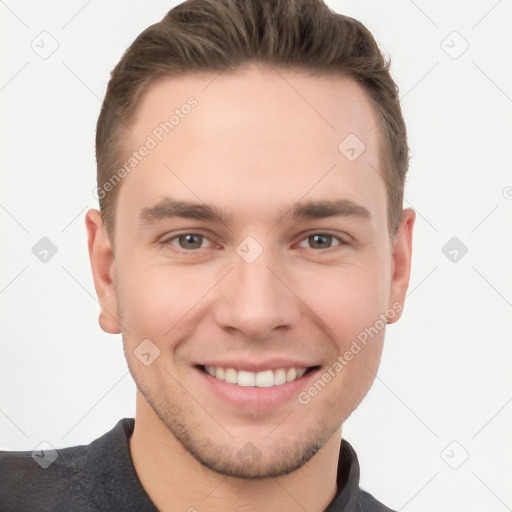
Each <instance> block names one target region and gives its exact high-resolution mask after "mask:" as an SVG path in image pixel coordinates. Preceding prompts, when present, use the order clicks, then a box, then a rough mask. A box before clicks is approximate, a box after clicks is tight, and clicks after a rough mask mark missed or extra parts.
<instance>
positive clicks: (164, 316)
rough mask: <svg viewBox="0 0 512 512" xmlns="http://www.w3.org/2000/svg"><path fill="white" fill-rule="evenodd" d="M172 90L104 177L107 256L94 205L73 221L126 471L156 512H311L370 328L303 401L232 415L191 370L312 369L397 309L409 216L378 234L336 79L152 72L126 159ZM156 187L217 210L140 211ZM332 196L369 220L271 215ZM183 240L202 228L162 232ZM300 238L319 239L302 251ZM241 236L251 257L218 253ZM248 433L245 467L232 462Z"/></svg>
mask: <svg viewBox="0 0 512 512" xmlns="http://www.w3.org/2000/svg"><path fill="white" fill-rule="evenodd" d="M291 85H292V86H293V87H291ZM297 91H299V92H300V94H298V92H297ZM190 96H194V97H195V98H196V99H197V101H198V105H197V107H195V108H194V109H193V110H192V111H191V112H190V114H188V115H187V116H185V117H184V118H183V119H181V120H180V123H179V125H177V126H176V127H175V128H174V130H173V131H172V133H171V134H169V135H168V136H166V137H165V138H164V139H163V140H162V141H161V142H160V143H159V144H158V146H157V147H156V148H154V149H153V150H152V151H151V152H150V153H149V154H148V156H146V157H145V158H144V159H143V160H142V161H141V162H140V163H139V164H138V165H137V167H136V168H135V169H134V170H133V171H131V172H130V173H129V174H128V175H127V176H126V177H125V178H123V180H122V183H121V185H120V187H121V188H120V190H119V196H118V202H117V205H116V213H115V217H116V226H115V235H114V238H113V242H114V245H115V251H113V250H112V244H111V243H110V242H109V238H108V237H107V236H105V230H104V227H103V225H102V222H101V217H100V214H99V212H98V211H97V210H90V211H89V212H87V216H86V225H87V230H88V236H89V251H90V258H91V265H92V271H93V275H94V283H95V287H96V292H97V294H98V297H99V300H100V303H101V306H102V311H101V314H100V325H101V327H102V328H103V330H105V331H106V332H108V333H120V332H122V335H123V343H124V348H125V354H126V358H127V361H128V365H129V368H130V371H131V373H132V375H133V378H134V380H135V382H136V383H137V387H138V393H137V409H136V421H135V430H134V433H133V436H132V437H131V439H130V450H131V454H132V458H133V461H134V465H135V469H136V471H137V474H138V476H139V478H140V480H141V483H142V485H143V486H144V488H145V489H146V491H147V492H148V494H149V496H150V497H151V499H152V500H153V502H154V503H155V504H156V506H157V507H158V508H159V509H160V510H162V511H175V510H176V511H177V510H181V511H183V510H189V509H192V507H195V509H197V510H200V511H206V510H208V511H210V510H211V511H214V510H219V511H220V510H222V511H240V510H244V511H245V510H247V511H248V510H251V511H252V510H254V511H256V510H281V511H292V510H303V508H305V509H307V510H309V511H321V510H324V509H325V507H326V506H327V505H328V503H329V502H330V501H331V500H332V498H333V497H334V495H335V493H336V490H337V484H336V469H337V462H338V455H339V449H340V443H341V428H342V424H343V422H344V421H345V420H346V419H347V417H348V416H349V415H350V414H351V412H352V411H353V410H354V409H355V408H356V407H357V405H358V404H359V403H360V402H361V400H362V399H363V397H364V396H365V395H366V394H367V392H368V390H369V388H370V386H371V385H372V382H373V380H374V377H375V373H376V372H377V369H378V365H379V361H380V356H381V352H382V346H383V341H384V334H385V329H381V330H380V331H379V333H378V335H376V336H375V337H374V338H372V339H371V341H370V342H369V343H368V344H367V345H366V346H365V347H364V348H363V349H362V350H361V351H360V352H359V353H358V354H357V355H356V356H354V358H353V359H352V360H351V361H350V362H349V363H348V364H347V365H346V366H345V367H344V368H343V370H342V371H341V372H339V373H337V374H336V377H335V378H333V379H332V380H331V381H330V382H329V384H328V385H326V386H325V388H323V389H322V390H321V392H319V393H318V394H317V396H315V397H314V398H312V399H311V401H310V402H309V403H308V404H305V405H304V404H301V403H299V401H298V400H297V396H296V395H294V396H293V397H292V398H290V399H289V400H285V401H284V402H280V403H278V404H277V405H276V406H275V407H263V406H261V407H260V406H259V405H258V403H255V402H251V405H250V406H240V407H235V406H233V405H232V404H231V403H230V402H228V401H226V400H224V399H223V398H222V397H220V396H219V395H218V394H216V393H215V392H213V390H212V388H211V386H209V385H207V384H206V383H205V379H204V374H203V373H202V372H201V371H200V370H198V368H197V367H196V365H198V364H204V363H205V362H208V361H225V360H230V361H232V360H233V359H237V360H239V361H251V362H254V361H268V360H269V359H271V358H278V357H279V358H282V359H284V360H293V361H297V359H299V360H300V362H301V363H304V364H305V365H306V366H316V367H318V368H319V369H318V370H317V372H318V373H317V378H318V377H321V375H322V373H323V372H325V371H327V369H328V368H329V367H331V366H332V364H333V363H334V362H335V361H336V358H337V357H338V356H339V355H342V354H344V353H345V351H346V350H347V349H348V348H349V347H350V344H351V343H352V341H353V340H354V339H356V337H357V335H358V334H359V333H361V332H362V331H364V329H365V328H368V327H370V326H373V325H374V324H375V323H376V320H377V319H379V315H382V314H383V313H385V312H386V311H387V310H389V309H390V308H392V305H393V304H395V305H396V304H400V305H402V304H403V303H404V299H405V294H406V290H407V286H408V283H409V274H410V265H411V245H412V230H413V224H414V220H415V214H414V212H413V211H412V210H410V209H407V210H404V212H403V216H402V222H401V225H400V228H399V231H398V233H397V235H396V236H395V237H392V236H391V235H390V233H389V230H388V223H387V194H386V188H385V184H384V182H383V181H382V178H381V176H380V175H379V173H378V172H375V170H378V171H379V172H383V171H382V169H381V166H380V162H379V141H378V136H379V134H378V130H376V129H373V130H372V129H371V128H372V127H373V126H374V125H375V124H376V121H377V115H376V113H375V111H374V109H373V107H372V106H371V104H370V102H369V100H368V99H367V97H366V95H365V93H364V91H363V90H362V88H361V87H360V86H359V85H358V84H356V83H355V82H354V81H352V80H351V79H348V78H344V77H340V76H309V75H307V74H306V73H304V72H294V71H290V70H286V71H285V70H282V69H279V70H273V69H270V68H265V67H258V66H254V65H252V66H249V67H247V68H244V69H240V70H237V71H236V72H235V73H231V74H227V73H222V74H220V75H219V76H217V75H216V74H196V75H188V76H184V77H180V78H166V79H164V80H161V81H160V82H158V83H156V84H153V85H152V86H150V87H149V88H148V90H147V91H146V93H145V95H144V96H143V98H142V101H141V103H140V105H139V107H138V110H137V115H136V116H135V119H134V121H133V123H132V125H131V127H130V131H129V137H128V140H127V141H126V155H129V154H130V153H131V151H133V150H135V149H137V148H139V147H140V146H141V145H142V144H143V143H144V141H145V140H146V137H147V136H148V134H151V133H152V130H154V128H155V127H156V126H157V125H159V123H160V122H162V121H163V120H165V119H168V117H169V115H170V114H169V113H172V112H173V110H174V109H175V108H177V107H179V106H180V105H182V104H184V103H186V101H187V99H188V98H189V97H190ZM351 133H353V134H356V135H357V136H358V137H359V138H360V139H361V140H362V141H363V142H364V144H365V146H366V149H365V151H364V152H363V153H362V154H361V155H360V156H359V158H357V159H356V160H355V161H353V162H350V161H349V160H348V159H347V158H345V156H344V155H343V154H342V153H341V152H340V151H339V150H338V145H339V144H340V142H341V141H342V140H343V139H345V137H346V136H347V135H349V134H351ZM165 197H172V199H176V200H180V201H193V202H196V203H200V204H203V203H205V204H208V205H213V206H215V207H217V208H218V209H219V210H222V212H223V213H224V214H225V215H226V216H227V217H228V218H227V220H226V222H225V223H223V222H221V221H219V220H214V221H206V220H197V219H187V218H179V217H174V218H161V219H158V220H153V221H147V220H146V221H144V220H141V218H140V214H141V212H142V211H143V210H144V209H145V208H146V209H147V208H151V207H153V206H154V205H156V204H158V203H159V202H160V201H162V200H163V199H164V198H165ZM337 199H342V200H349V201H352V202H353V203H355V204H357V205H359V206H362V207H363V208H364V209H366V210H367V212H368V214H369V215H368V216H367V217H362V216H359V215H340V216H336V217H324V218H318V219H300V218H299V219H294V218H292V217H291V215H289V213H290V209H291V208H292V207H293V206H294V205H296V204H297V203H298V202H299V201H300V202H301V204H302V203H303V202H305V201H320V200H337ZM287 213H288V215H286V214H287ZM185 233H191V234H197V235H202V236H203V237H204V238H201V237H199V238H194V237H192V242H190V241H189V239H183V238H181V239H180V238H177V237H178V235H183V234H185ZM315 234H324V235H327V238H322V237H321V238H320V242H318V241H317V243H316V244H315V240H317V239H311V238H310V235H315ZM329 235H332V238H329ZM249 236H250V237H253V238H254V239H255V240H256V241H257V243H258V244H259V246H260V247H261V248H262V249H263V252H262V253H261V254H260V255H259V257H257V258H256V259H255V261H253V262H252V263H247V262H246V261H245V260H244V259H243V258H242V257H240V255H239V254H238V253H237V251H236V249H237V247H238V246H239V244H240V243H241V242H242V241H243V240H244V239H245V238H246V237H249ZM180 244H181V245H180ZM251 250H253V249H251ZM399 317H400V313H399V312H397V313H396V314H395V316H394V318H393V319H390V320H389V323H391V322H394V321H396V320H398V318H399ZM144 339H150V340H151V341H152V342H153V343H154V344H155V345H156V346H157V347H158V348H159V350H160V355H159V357H158V358H156V359H155V360H154V362H153V363H152V364H150V365H149V366H145V365H144V364H142V363H141V362H140V360H139V359H137V357H136V356H135V354H134V350H135V349H136V348H137V346H138V345H139V344H140V343H141V341H142V340H144ZM307 377H308V375H306V376H305V377H304V384H301V385H300V387H299V388H298V389H299V390H300V391H304V390H307V389H308V387H310V386H311V384H312V382H311V381H307V379H306V378H307ZM286 385H288V384H286ZM269 389H272V388H269ZM249 442H250V443H251V444H252V446H253V447H254V448H253V450H254V451H255V453H257V456H255V457H253V458H252V459H251V460H250V462H249V463H248V462H247V459H246V460H244V459H243V458H242V457H240V456H239V454H240V450H242V449H243V448H244V447H246V446H248V443H249ZM242 453H243V452H242Z"/></svg>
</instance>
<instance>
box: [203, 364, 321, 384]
mask: <svg viewBox="0 0 512 512" xmlns="http://www.w3.org/2000/svg"><path fill="white" fill-rule="evenodd" d="M198 368H199V369H200V370H201V371H203V372H204V373H206V374H207V375H209V376H210V377H213V378H214V379H216V380H218V381H223V382H225V383H227V384H232V385H235V386H240V387H246V388H272V387H280V386H284V385H285V384H290V383H292V382H296V381H299V380H300V379H302V378H303V377H304V376H305V375H307V374H309V373H311V372H313V371H315V370H317V369H318V368H319V366H310V367H289V368H276V369H273V368H269V369H265V370H261V371H258V372H251V371H247V370H237V369H236V368H225V367H222V366H208V365H199V366H198Z"/></svg>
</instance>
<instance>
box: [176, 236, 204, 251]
mask: <svg viewBox="0 0 512 512" xmlns="http://www.w3.org/2000/svg"><path fill="white" fill-rule="evenodd" d="M202 238H203V237H202V236H201V235H181V236H180V237H179V242H180V246H181V247H182V248H183V249H198V248H199V247H201V241H202ZM194 239H195V240H196V241H195V242H194ZM183 242H184V243H185V244H189V245H185V246H183ZM190 244H191V245H192V246H191V245H190Z"/></svg>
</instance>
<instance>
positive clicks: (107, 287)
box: [85, 209, 121, 334]
mask: <svg viewBox="0 0 512 512" xmlns="http://www.w3.org/2000/svg"><path fill="white" fill-rule="evenodd" d="M85 226H86V228H87V237H88V246H89V258H90V260H91V269H92V275H93V278H94V287H95V288H96V295H97V296H98V300H99V301H100V305H101V311H100V316H99V323H100V327H101V328H102V329H103V330H104V331H105V332H107V333H109V334H119V333H120V332H121V326H120V323H119V321H118V318H117V296H116V284H115V260H114V252H113V250H112V248H111V246H110V242H109V240H108V239H107V237H106V235H105V230H104V226H103V220H102V218H101V213H100V212H99V210H94V209H91V210H89V211H88V212H87V213H86V215H85Z"/></svg>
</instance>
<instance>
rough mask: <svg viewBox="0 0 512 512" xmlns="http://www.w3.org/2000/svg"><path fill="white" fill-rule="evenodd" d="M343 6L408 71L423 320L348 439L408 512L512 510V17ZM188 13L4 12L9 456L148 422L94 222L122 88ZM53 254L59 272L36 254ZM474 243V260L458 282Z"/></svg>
mask: <svg viewBox="0 0 512 512" xmlns="http://www.w3.org/2000/svg"><path fill="white" fill-rule="evenodd" d="M328 3H329V5H331V6H332V7H333V8H335V10H337V11H339V12H341V13H343V14H347V15H350V16H353V17H355V18H357V19H359V20H361V21H362V22H363V23H364V24H365V25H366V26H367V27H368V28H369V29H370V30H371V31H372V32H373V34H374V35H375V37H376V39H377V40H378V42H379V44H380V45H381V46H382V47H383V48H385V50H386V51H387V52H388V53H389V54H390V55H391V57H392V73H393V76H394V78H395V80H396V82H397V83H398V85H399V87H400V91H401V97H402V98H403V103H402V104H403V109H404V115H405V118H406V122H407V125H408V130H409V139H410V146H411V152H412V159H411V167H410V174H409V179H408V185H407V188H406V206H412V207H414V208H415V209H416V211H417V214H418V218H417V223H416V228H415V237H414V258H413V269H412V277H411V284H410V289H409V295H408V298H407V301H406V308H405V312H404V315H403V318H402V319H401V320H400V322H399V323H398V324H396V325H393V326H391V327H390V328H389V329H388V332H387V339H386V345H385V349H384V354H383V358H382V363H381V367H380V370H379V375H378V377H377V379H376V381H375V383H374V386H373V387H372V389H371V391H370V393H369V394H368V396H367V398H366V399H365V400H364V402H363V403H362V405H361V406H360V407H359V409H358V410H357V411H356V412H355V413H354V414H353V415H352V416H351V417H350V418H349V420H348V421H347V422H346V424H345V426H344V432H343V434H344V437H346V438H347V439H348V440H349V441H350V442H351V443H352V445H353V446H354V447H355V449H356V451H357V452H358V455H359V459H360V463H361V473H362V474H361V486H362V487H363V488H365V489H367V490H368V491H370V492H371V493H372V494H374V495H375V496H376V497H377V498H378V499H379V500H381V501H383V502H384V503H385V504H387V505H388V506H390V507H393V508H395V509H396V510H405V511H413V510H416V511H434V510H435V511H451V512H455V511H464V512H468V511H479V512H481V511H483V510H485V511H487V512H491V511H496V512H501V511H505V510H512V486H511V482H512V462H511V461H512V440H511V433H510V432H511V426H512V384H511V380H512V377H511V371H510V367H511V362H512V348H511V341H512V339H511V328H510V320H511V318H512V315H511V313H512V279H511V277H512V271H511V266H512V265H511V263H512V229H511V227H512V226H511V222H510V220H511V219H512V200H511V199H512V188H511V187H512V172H511V167H512V166H511V164H512V158H511V147H512V144H511V137H512V50H511V48H512V44H511V43H512V39H511V33H512V31H511V30H510V27H511V21H512V1H511V0H501V1H496V0H482V1H472V2H467V1H461V0H458V1H451V2H442V1H440V0H436V1H426V0H416V1H415V2H413V1H408V0H399V1H386V2H382V1H378V0H372V1H370V0H367V1H361V0H360V1H356V0H353V1H333V0H332V1H330V2H328ZM128 5H129V8H128V7H127V6H128ZM173 5H175V3H173V2H164V1H161V0H158V1H155V0H154V1H152V2H147V1H144V2H143V1H141V0H138V1H132V2H129V3H128V2H123V1H121V0H117V1H113V0H108V1H105V0H102V1H98V0H92V1H88V2H87V1H85V0H66V1H64V0H60V1H53V2H50V1H47V2H41V1H15V0H3V1H1V2H0V20H1V21H0V23H1V27H0V38H1V46H0V48H1V49H0V52H1V59H2V66H1V72H0V119H1V133H0V144H1V166H0V169H1V172H2V187H1V191H0V223H1V224H0V225H1V240H2V244H1V247H2V251H1V258H2V260H1V273H0V307H1V313H2V316H1V323H0V329H1V335H2V338H1V345H0V379H1V380H0V436H1V438H0V448H3V449H7V448H8V449H24V450H32V449H34V448H35V447H36V446H37V445H38V444H39V443H40V442H41V441H43V440H45V441H48V442H50V443H51V444H52V445H53V446H54V447H56V448H59V447H64V446H71V445H76V444H85V443H89V442H90V441H91V440H93V439H94V438H96V437H98V436H100V435H101V434H103V433H104V432H106V431H107V430H109V429H110V428H112V426H113V425H114V424H115V423H116V422H117V421H118V419H120V418H122V417H132V416H134V412H135V410H134V399H135V386H134V384H133V382H132V380H131V377H130V375H129V374H128V370H127V366H126V363H125V360H124V355H123V352H122V346H121V338H120V336H112V335H107V334H105V333H103V332H102V331H101V329H100V328H99V326H98V323H97V316H98V312H99V307H98V304H97V301H96V296H95V292H94V287H93V281H92V276H91V272H90V267H89V260H88V254H87V247H86V233H85V227H84V214H85V211H86V210H87V209H88V208H90V207H96V206H97V203H96V200H95V199H94V197H93V195H92V190H93V188H94V186H95V179H96V178H95V172H96V171H95V160H94V133H95V123H96V120H97V116H98V114H99V109H100V104H101V99H102V98H103V95H104V92H105V89H106V84H107V80H108V77H109V73H110V71H111V69H112V68H113V67H114V65H115V64H116V63H117V61H118V60H119V58H120V56H121V54H122V52H123V51H124V50H125V49H126V48H127V46H129V44H130V43H131V42H132V41H133V39H134V38H135V37H136V35H137V34H138V33H139V32H140V31H141V30H143V29H144V28H145V27H146V26H148V25H149V24H151V23H154V22H156V21H158V20H159V19H160V18H162V17H163V16H164V14H165V13H166V11H167V10H168V9H170V8H171V7H172V6H173ZM42 31H47V32H48V33H49V34H51V37H53V38H54V39H55V40H56V41H57V42H58V45H59V46H58V49H57V50H56V51H55V53H53V54H52V55H51V56H50V57H49V58H47V59H42V58H41V57H40V56H39V55H38V54H37V53H36V52H35V51H34V50H33V49H32V48H31V43H32V41H34V40H35V41H36V42H37V41H39V40H40V39H37V38H38V36H39V34H40V33H41V32H42ZM453 31H457V32H458V34H459V35H457V34H455V35H454V34H452V32H453ZM450 34H451V35H450ZM44 37H48V36H47V35H46V36H44ZM462 38H464V40H465V41H467V43H468V44H469V47H468V49H467V50H466V51H465V52H464V53H463V54H462V55H460V56H458V58H453V57H454V56H457V54H458V53H459V52H460V51H461V50H462V49H463V48H464V45H465V44H466V43H464V40H463V39H462ZM443 41H444V43H443ZM50 44H51V41H50V40H48V39H47V41H46V48H49V47H50ZM450 53H451V55H450ZM44 236H45V237H48V238H49V239H50V240H52V242H53V243H54V244H55V245H56V246H57V248H58V252H57V254H56V255H55V256H54V257H53V258H52V259H51V260H50V261H48V262H47V263H42V262H40V261H39V260H38V259H37V258H36V257H35V256H34V254H33V253H32V247H33V246H34V245H35V244H36V243H37V242H38V241H39V240H40V239H41V238H42V237H44ZM454 236H455V237H457V238H459V239H460V241H462V242H463V243H464V244H465V245H466V246H467V248H468V252H467V254H466V255H464V256H463V257H462V258H460V259H459V260H458V261H457V262H455V263H454V262H452V261H450V259H448V257H446V256H445V255H444V254H443V252H442V247H443V246H444V245H445V243H446V242H448V240H450V239H451V238H452V237H454ZM453 441H456V443H455V444H450V443H452V442H453ZM448 445H450V446H449V448H448V449H447V450H445V448H446V447H447V446H448ZM466 452H467V455H469V458H468V459H467V460H466V461H465V462H464V463H463V464H462V465H461V466H460V467H459V468H458V469H452V468H451V467H450V466H449V464H448V462H449V463H450V464H451V465H452V466H456V465H458V464H459V463H461V462H462V460H463V459H464V457H465V456H466ZM442 453H443V454H444V455H442Z"/></svg>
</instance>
